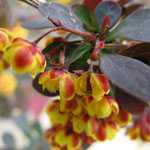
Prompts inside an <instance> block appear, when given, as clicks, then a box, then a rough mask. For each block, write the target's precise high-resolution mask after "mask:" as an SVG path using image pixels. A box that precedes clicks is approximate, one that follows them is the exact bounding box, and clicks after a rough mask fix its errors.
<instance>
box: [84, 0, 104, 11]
mask: <svg viewBox="0 0 150 150" xmlns="http://www.w3.org/2000/svg"><path fill="white" fill-rule="evenodd" d="M101 1H102V0H84V1H83V4H84V5H85V6H86V7H87V8H88V9H89V10H94V9H95V8H96V6H97V5H98V4H99V3H100V2H101Z"/></svg>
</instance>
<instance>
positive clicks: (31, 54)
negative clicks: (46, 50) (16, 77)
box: [0, 29, 46, 75]
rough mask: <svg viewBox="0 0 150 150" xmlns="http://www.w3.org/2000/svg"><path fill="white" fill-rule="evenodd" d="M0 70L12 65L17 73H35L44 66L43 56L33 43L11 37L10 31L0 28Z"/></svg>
mask: <svg viewBox="0 0 150 150" xmlns="http://www.w3.org/2000/svg"><path fill="white" fill-rule="evenodd" d="M0 58H1V59H0V71H2V70H4V69H6V68H8V67H10V66H11V67H12V68H13V69H14V70H15V71H16V72H17V73H31V74H32V75H35V74H37V73H39V72H41V71H43V70H44V68H45V64H46V61H45V57H44V55H43V54H42V53H41V51H40V49H39V48H38V47H36V45H34V44H33V43H30V42H29V41H26V40H24V39H22V38H13V36H12V35H11V32H10V31H8V30H6V29H0Z"/></svg>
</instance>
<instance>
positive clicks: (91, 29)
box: [0, 0, 150, 150]
mask: <svg viewBox="0 0 150 150" xmlns="http://www.w3.org/2000/svg"><path fill="white" fill-rule="evenodd" d="M20 1H22V2H25V3H27V4H29V5H31V6H33V9H37V10H38V11H39V13H41V15H42V16H43V18H39V19H37V20H36V21H35V20H33V21H31V20H30V21H29V22H24V26H25V27H27V28H28V29H45V28H47V29H49V30H48V32H46V33H45V34H44V35H42V36H40V37H39V38H38V39H37V40H35V41H34V42H30V41H28V40H26V39H21V38H14V37H13V35H12V33H10V31H8V30H7V29H0V70H1V71H2V70H4V69H7V68H12V69H13V70H15V71H16V72H17V73H29V74H32V75H33V77H34V79H33V86H34V88H35V89H36V90H37V91H38V92H40V93H41V94H44V95H46V96H49V97H52V96H57V97H56V98H55V100H53V101H50V102H49V104H48V106H47V108H46V111H47V115H48V117H49V119H50V121H51V123H52V127H51V128H50V129H49V130H47V131H46V133H45V138H46V139H47V141H48V143H49V144H50V145H52V147H53V148H57V149H62V150H63V149H64V150H65V149H67V150H79V149H82V148H83V147H84V146H85V145H90V144H92V143H93V142H95V141H105V140H112V139H113V138H114V137H115V135H116V133H117V132H118V131H119V130H120V129H121V128H122V127H126V126H127V125H128V124H129V123H130V124H131V126H130V127H129V128H128V129H127V134H128V135H129V136H130V137H131V139H137V138H141V139H143V140H145V141H150V107H149V104H150V67H149V64H150V28H149V25H150V9H147V8H143V6H142V5H139V4H135V3H131V2H130V3H129V2H128V0H120V1H119V2H118V3H117V2H114V1H102V0H84V1H83V2H82V3H80V4H74V5H72V6H70V7H69V6H63V5H61V4H59V3H55V2H44V3H42V2H40V1H38V0H20ZM34 21H35V22H34ZM62 31H63V32H62ZM53 32H58V33H61V34H59V35H60V36H59V37H53V38H52V37H51V38H50V37H47V42H46V44H45V45H46V46H45V48H44V49H42V50H41V49H40V48H38V46H37V45H38V43H39V42H40V41H41V39H43V38H44V37H46V36H47V35H49V34H51V33H53ZM135 116H136V117H135Z"/></svg>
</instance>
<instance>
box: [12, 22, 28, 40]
mask: <svg viewBox="0 0 150 150" xmlns="http://www.w3.org/2000/svg"><path fill="white" fill-rule="evenodd" d="M9 31H10V32H11V34H12V36H13V38H14V39H15V38H27V36H28V30H26V29H25V28H23V27H22V26H21V25H20V23H17V24H16V25H15V26H14V27H13V28H11V29H9Z"/></svg>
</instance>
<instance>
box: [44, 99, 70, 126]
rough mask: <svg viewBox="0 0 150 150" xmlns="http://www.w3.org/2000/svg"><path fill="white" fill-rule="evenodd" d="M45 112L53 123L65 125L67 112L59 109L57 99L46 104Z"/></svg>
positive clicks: (67, 116)
mask: <svg viewBox="0 0 150 150" xmlns="http://www.w3.org/2000/svg"><path fill="white" fill-rule="evenodd" d="M46 112H47V114H48V117H49V119H50V121H51V123H52V124H53V125H63V126H64V125H66V123H67V122H68V118H69V114H67V113H61V112H60V111H59V101H55V102H51V103H49V105H48V106H47V109H46Z"/></svg>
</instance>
